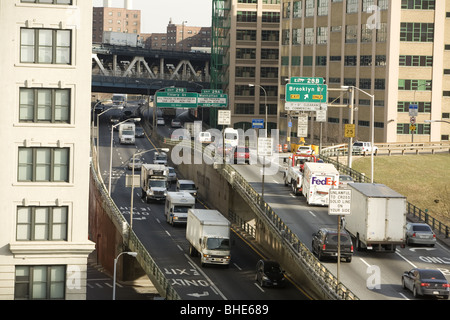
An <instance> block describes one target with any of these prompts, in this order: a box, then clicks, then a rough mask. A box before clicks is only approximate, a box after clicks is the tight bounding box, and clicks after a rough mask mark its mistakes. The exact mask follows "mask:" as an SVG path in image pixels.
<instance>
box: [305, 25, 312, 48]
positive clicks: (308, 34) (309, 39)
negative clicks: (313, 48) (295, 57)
mask: <svg viewBox="0 0 450 320" xmlns="http://www.w3.org/2000/svg"><path fill="white" fill-rule="evenodd" d="M313 44H314V28H305V45H313Z"/></svg>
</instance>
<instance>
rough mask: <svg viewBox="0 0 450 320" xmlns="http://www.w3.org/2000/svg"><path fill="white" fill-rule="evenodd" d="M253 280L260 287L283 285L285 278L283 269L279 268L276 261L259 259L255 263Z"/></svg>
mask: <svg viewBox="0 0 450 320" xmlns="http://www.w3.org/2000/svg"><path fill="white" fill-rule="evenodd" d="M255 281H256V282H258V283H259V284H260V285H261V287H265V286H267V287H284V286H285V284H286V278H285V277H284V271H283V270H282V269H281V267H280V265H279V264H278V262H276V261H273V260H259V261H258V263H257V264H256V276H255Z"/></svg>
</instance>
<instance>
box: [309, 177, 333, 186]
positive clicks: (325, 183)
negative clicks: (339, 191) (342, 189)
mask: <svg viewBox="0 0 450 320" xmlns="http://www.w3.org/2000/svg"><path fill="white" fill-rule="evenodd" d="M311 184H317V185H322V186H335V187H336V181H333V180H332V179H331V178H324V179H318V178H317V177H313V178H312V180H311Z"/></svg>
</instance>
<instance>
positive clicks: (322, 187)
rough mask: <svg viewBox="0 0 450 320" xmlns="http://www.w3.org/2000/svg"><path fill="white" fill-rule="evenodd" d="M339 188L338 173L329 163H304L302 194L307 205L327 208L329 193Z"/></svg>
mask: <svg viewBox="0 0 450 320" xmlns="http://www.w3.org/2000/svg"><path fill="white" fill-rule="evenodd" d="M338 187H339V171H337V169H336V168H335V166H334V165H332V164H331V163H320V162H306V163H305V166H304V168H303V182H302V193H303V195H304V196H305V198H306V202H307V203H308V204H315V205H323V206H328V204H329V191H330V189H331V188H338Z"/></svg>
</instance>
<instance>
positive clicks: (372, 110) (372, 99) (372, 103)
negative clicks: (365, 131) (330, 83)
mask: <svg viewBox="0 0 450 320" xmlns="http://www.w3.org/2000/svg"><path fill="white" fill-rule="evenodd" d="M341 88H342V89H349V88H353V89H356V90H358V91H360V92H362V93H364V94H366V95H368V96H369V97H370V144H371V148H372V149H371V156H370V182H371V183H373V153H374V152H373V148H374V140H375V130H374V128H375V126H374V118H375V95H372V94H370V93H367V92H366V91H364V90H361V89H360V88H358V87H355V86H342V87H341ZM352 91H353V90H352ZM353 94H354V93H353ZM353 94H352V101H351V105H352V106H353ZM352 111H353V110H352ZM352 113H353V112H352ZM351 152H352V148H351V146H349V153H351Z"/></svg>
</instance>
